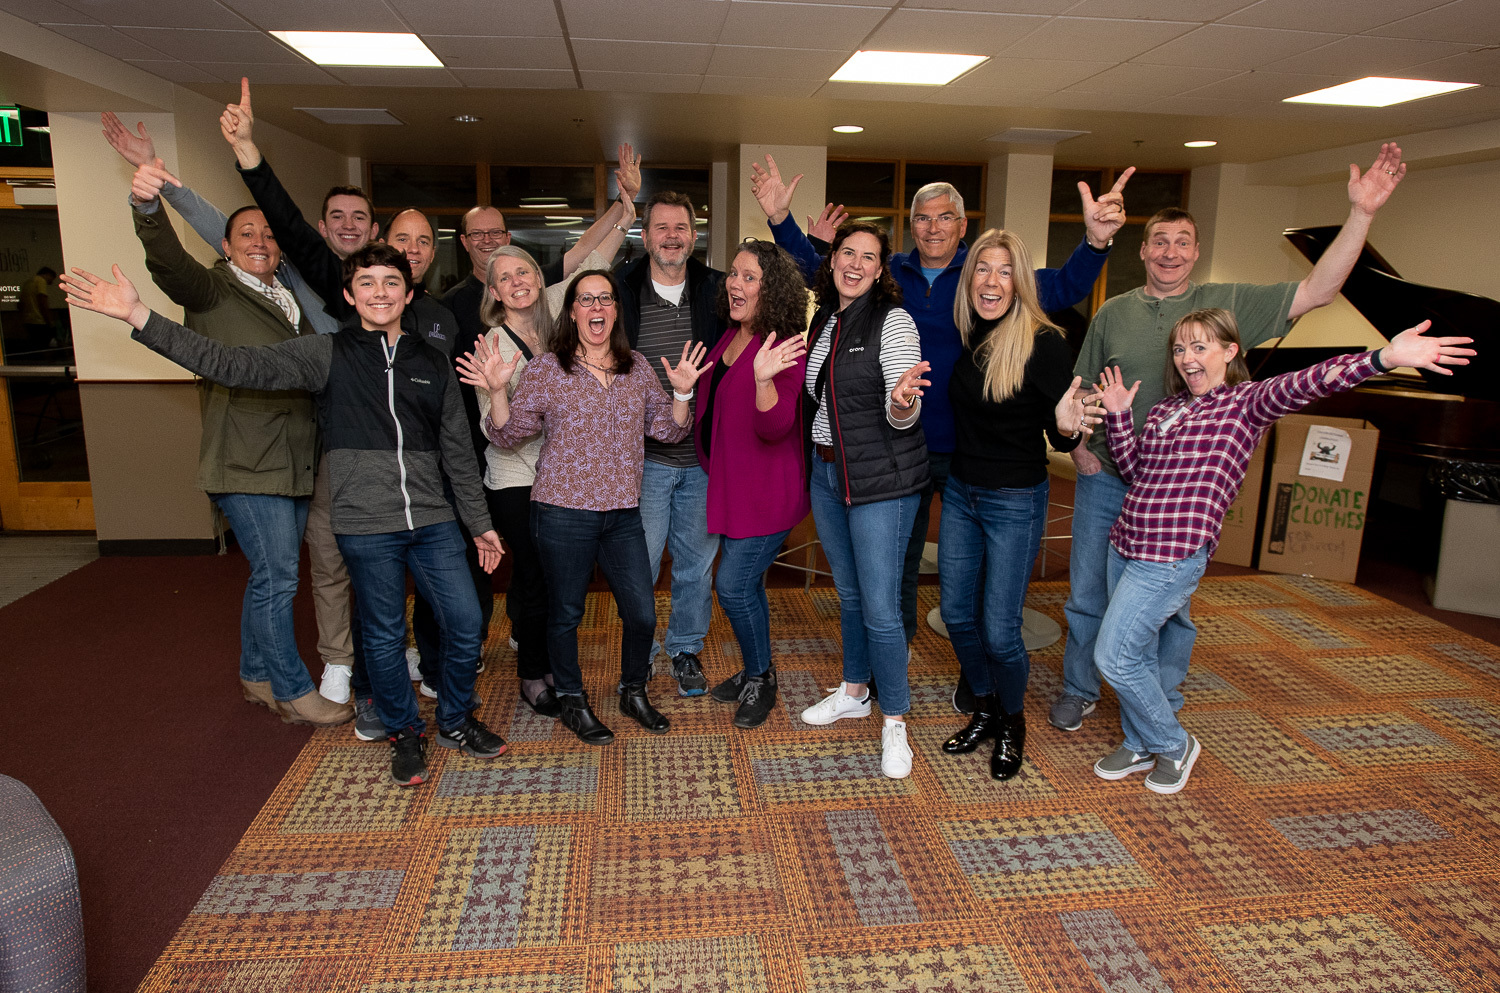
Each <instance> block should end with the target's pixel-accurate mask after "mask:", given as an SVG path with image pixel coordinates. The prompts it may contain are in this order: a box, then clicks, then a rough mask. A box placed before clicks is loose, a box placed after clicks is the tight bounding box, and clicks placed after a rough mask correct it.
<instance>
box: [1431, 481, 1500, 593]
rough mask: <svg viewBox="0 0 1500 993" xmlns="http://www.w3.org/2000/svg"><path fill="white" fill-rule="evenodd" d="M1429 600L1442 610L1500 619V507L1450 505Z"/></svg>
mask: <svg viewBox="0 0 1500 993" xmlns="http://www.w3.org/2000/svg"><path fill="white" fill-rule="evenodd" d="M1427 596H1428V598H1429V599H1431V600H1432V605H1433V606H1434V607H1437V608H1438V609H1440V610H1461V611H1463V612H1464V613H1466V614H1483V615H1485V616H1486V617H1500V505H1497V504H1492V503H1465V502H1464V501H1462V500H1449V501H1448V502H1447V506H1446V507H1445V508H1444V511H1443V542H1442V545H1441V547H1440V549H1439V551H1438V566H1437V575H1435V576H1430V577H1428V579H1427Z"/></svg>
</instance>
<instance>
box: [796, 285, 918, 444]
mask: <svg viewBox="0 0 1500 993" xmlns="http://www.w3.org/2000/svg"><path fill="white" fill-rule="evenodd" d="M838 319H839V315H838V312H837V311H835V312H834V313H832V314H830V315H828V323H827V324H825V325H823V330H822V332H821V333H819V334H818V337H817V340H816V341H814V342H813V347H812V351H811V352H810V353H809V354H808V356H807V377H806V379H805V380H804V381H803V385H804V386H805V387H806V389H807V394H808V396H812V395H813V390H814V389H815V388H816V386H817V382H818V374H819V373H820V372H822V371H823V363H824V362H827V361H828V348H829V346H830V344H831V343H832V341H833V329H834V328H835V327H836V326H837V324H838ZM920 361H922V339H921V338H920V337H919V336H918V335H917V325H916V322H915V321H913V320H912V319H911V315H910V314H908V313H907V312H906V311H904V310H902V309H901V308H900V307H892V308H891V310H890V313H888V314H886V316H885V323H884V324H883V325H881V327H880V371H881V374H882V375H883V376H884V377H885V396H886V405H885V419H886V420H887V421H889V422H890V425H891V427H893V428H895V429H897V430H898V431H905V430H907V429H909V428H912V427H915V426H916V425H917V424H918V423H919V422H920V421H921V417H920V416H919V415H913V416H908V417H907V418H906V419H905V420H901V421H898V420H896V419H895V418H894V417H892V416H891V405H890V397H891V390H893V389H895V388H896V383H897V382H899V381H900V379H901V374H902V373H904V372H906V370H908V369H910V368H911V367H912V366H914V365H916V364H917V363H918V362H920ZM813 399H817V397H813ZM921 402H922V400H921V398H920V397H918V398H917V403H918V404H921ZM812 440H813V443H814V444H817V445H831V444H833V432H832V431H830V430H829V428H828V404H826V403H824V404H820V405H819V407H818V413H817V416H815V417H814V418H813V422H812Z"/></svg>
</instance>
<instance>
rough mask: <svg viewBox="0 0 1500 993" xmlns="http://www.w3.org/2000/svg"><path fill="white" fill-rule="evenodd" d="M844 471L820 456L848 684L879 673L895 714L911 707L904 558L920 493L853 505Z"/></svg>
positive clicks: (818, 511)
mask: <svg viewBox="0 0 1500 993" xmlns="http://www.w3.org/2000/svg"><path fill="white" fill-rule="evenodd" d="M837 473H838V467H837V466H836V465H835V464H834V463H832V462H824V461H823V460H822V459H820V458H818V457H817V456H816V455H814V456H813V460H812V494H811V496H812V512H813V523H815V524H816V525H817V527H818V540H819V541H820V542H822V543H823V554H824V555H826V556H828V565H829V567H830V568H831V569H832V570H833V585H834V588H835V589H836V590H837V591H838V594H839V629H840V633H841V634H842V636H843V641H844V681H845V682H848V683H868V682H869V681H870V677H871V675H872V674H873V675H874V677H875V685H876V686H878V687H879V688H880V710H881V712H882V713H884V714H885V715H886V716H888V717H896V716H898V715H901V714H904V713H906V712H907V711H908V710H910V709H911V688H910V686H908V685H907V682H906V663H907V654H906V632H905V630H904V629H903V628H902V626H901V561H902V559H903V558H904V556H905V555H906V545H907V541H908V540H909V539H910V538H911V524H912V519H913V518H914V517H915V516H916V513H917V494H915V493H912V494H910V495H909V496H904V497H898V498H896V499H893V500H880V501H877V502H875V503H861V504H855V505H854V506H849V505H846V504H845V503H844V488H843V487H842V486H841V485H840V484H839V480H838V476H837Z"/></svg>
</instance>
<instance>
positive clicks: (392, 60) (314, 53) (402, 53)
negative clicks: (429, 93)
mask: <svg viewBox="0 0 1500 993" xmlns="http://www.w3.org/2000/svg"><path fill="white" fill-rule="evenodd" d="M271 35H272V36H273V37H276V38H280V39H281V40H282V41H284V42H286V43H287V44H288V45H290V46H292V47H293V48H294V49H296V50H297V51H298V52H301V53H302V54H303V55H305V56H307V58H309V59H311V60H312V61H313V62H316V63H317V64H318V65H320V66H396V67H407V66H441V65H442V64H443V63H442V62H441V61H440V60H439V59H438V57H437V56H436V55H433V54H432V52H431V51H430V50H429V49H428V48H427V46H426V45H424V44H422V39H420V38H418V37H417V36H416V35H414V34H392V33H385V32H374V31H272V32H271Z"/></svg>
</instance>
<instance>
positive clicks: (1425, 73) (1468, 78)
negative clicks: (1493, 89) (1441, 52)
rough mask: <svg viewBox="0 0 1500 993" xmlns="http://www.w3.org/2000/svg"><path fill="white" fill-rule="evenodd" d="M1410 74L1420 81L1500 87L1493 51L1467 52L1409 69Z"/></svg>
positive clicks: (1499, 71)
mask: <svg viewBox="0 0 1500 993" xmlns="http://www.w3.org/2000/svg"><path fill="white" fill-rule="evenodd" d="M1410 71H1411V73H1412V74H1413V75H1415V76H1420V77H1421V78H1422V79H1438V80H1442V81H1444V82H1448V83H1482V84H1484V85H1485V86H1500V58H1496V57H1495V52H1493V51H1478V52H1468V53H1466V54H1464V55H1454V56H1452V57H1451V58H1446V59H1438V60H1437V61H1436V62H1426V63H1423V64H1422V65H1415V66H1412V67H1411V70H1410Z"/></svg>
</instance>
